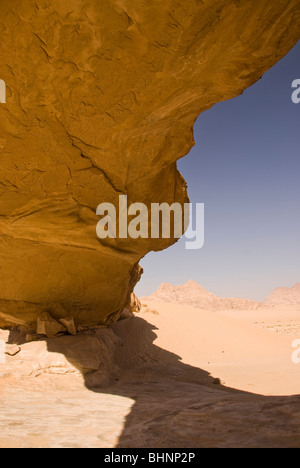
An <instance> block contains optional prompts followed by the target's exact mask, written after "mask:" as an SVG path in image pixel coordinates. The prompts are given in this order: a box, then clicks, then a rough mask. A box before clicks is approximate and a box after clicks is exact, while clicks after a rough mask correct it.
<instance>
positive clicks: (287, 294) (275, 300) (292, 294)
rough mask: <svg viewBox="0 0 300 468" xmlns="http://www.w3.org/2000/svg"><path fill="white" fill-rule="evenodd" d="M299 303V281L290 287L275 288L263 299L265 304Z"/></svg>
mask: <svg viewBox="0 0 300 468" xmlns="http://www.w3.org/2000/svg"><path fill="white" fill-rule="evenodd" d="M280 304H282V305H289V304H290V305H298V304H299V305H300V283H297V284H295V285H294V286H293V287H292V288H276V289H275V290H274V291H273V292H272V294H270V295H269V296H268V297H267V298H266V300H265V301H264V305H265V306H273V305H280Z"/></svg>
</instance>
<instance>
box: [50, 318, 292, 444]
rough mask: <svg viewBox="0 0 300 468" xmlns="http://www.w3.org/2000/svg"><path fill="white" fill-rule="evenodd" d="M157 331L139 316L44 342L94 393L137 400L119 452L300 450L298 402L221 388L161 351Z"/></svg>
mask: <svg viewBox="0 0 300 468" xmlns="http://www.w3.org/2000/svg"><path fill="white" fill-rule="evenodd" d="M155 330H156V329H155V327H154V326H153V325H151V324H150V323H148V322H147V321H145V320H143V319H141V318H137V317H135V318H131V319H126V320H123V321H120V322H118V323H117V324H116V325H115V326H114V327H112V329H103V328H99V329H95V330H88V331H86V332H82V333H80V334H79V335H78V336H76V337H72V336H63V337H61V338H55V339H48V340H47V346H48V350H49V351H50V352H55V353H62V354H64V355H65V356H66V358H67V359H68V361H69V362H70V363H71V364H73V365H75V366H76V367H77V368H78V369H79V370H80V371H81V372H82V373H83V375H84V378H85V385H86V387H87V388H88V389H89V390H90V391H93V392H97V393H105V394H112V395H119V396H122V397H127V398H130V399H132V400H134V402H135V403H134V405H133V407H132V410H131V413H130V414H129V415H128V416H127V419H126V422H125V425H124V429H123V432H122V434H121V435H120V437H119V443H118V446H117V447H119V448H134V447H145V448H158V447H161V448H195V447H300V397H299V396H291V397H265V396H261V395H255V394H250V393H246V392H242V391H237V390H234V389H231V388H227V387H224V386H222V385H220V382H218V380H216V377H217V376H214V377H212V376H211V375H210V374H209V373H208V372H206V371H204V370H202V369H198V368H196V367H193V366H190V365H187V364H184V363H183V362H181V358H180V357H179V356H177V355H176V354H173V353H171V352H169V351H166V350H164V349H162V348H160V347H158V346H156V345H155V344H154V341H155V339H156V337H157V335H156V334H155ZM91 362H92V363H94V364H95V368H97V366H99V370H98V371H96V372H93V371H92V370H91V367H93V365H94V364H92V365H91V364H90V363H91ZM99 364H100V365H99Z"/></svg>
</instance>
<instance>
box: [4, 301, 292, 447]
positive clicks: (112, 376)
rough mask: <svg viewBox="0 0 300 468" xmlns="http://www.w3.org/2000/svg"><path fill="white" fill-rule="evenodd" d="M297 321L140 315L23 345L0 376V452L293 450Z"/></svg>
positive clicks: (151, 306)
mask: <svg viewBox="0 0 300 468" xmlns="http://www.w3.org/2000/svg"><path fill="white" fill-rule="evenodd" d="M299 319H300V317H299V312H298V311H297V310H296V309H293V310H292V309H289V310H283V311H282V310H273V311H270V310H261V311H260V310H259V311H253V312H242V311H239V312H232V311H231V312H230V311H225V312H222V313H220V312H211V313H210V312H208V311H201V310H199V309H195V308H193V307H186V306H182V305H174V304H173V305H172V304H164V303H148V304H147V307H144V308H143V310H142V313H141V314H139V316H138V317H135V318H131V319H127V320H123V321H121V322H118V324H116V325H115V326H114V327H113V329H112V330H109V331H106V330H103V329H102V330H100V332H101V333H100V332H99V333H98V332H89V333H86V334H83V335H80V336H77V337H65V338H57V339H55V340H48V341H46V342H37V343H29V344H21V352H20V353H19V354H18V355H17V356H15V357H11V358H9V359H8V360H7V363H6V365H0V447H6V446H8V447H51V448H54V447H62V448H63V447H104V448H114V447H122V448H124V447H126V448H130V447H150V448H156V447H180V448H188V447H191V448H192V447H300V396H299V394H300V364H299V365H296V364H293V363H292V360H291V355H292V352H293V349H292V341H293V340H294V339H296V338H299V339H300V333H298V331H297V330H298V329H297V326H296V323H297V322H299ZM279 323H280V326H278V324H279ZM291 330H294V331H295V333H291ZM2 336H3V334H2ZM103 343H104V344H105V346H104V345H103ZM98 355H99V356H98ZM101 359H102V361H103V364H101V365H102V367H101V365H100V370H101V369H102V370H101V372H100V371H98V372H97V373H96V374H90V373H87V374H85V375H82V368H83V367H85V368H88V367H93V366H94V367H95V368H97V366H98V367H99V362H101ZM107 362H108V363H109V365H106V367H105V363H107ZM79 369H80V370H81V372H79ZM33 370H34V371H33ZM106 374H107V375H106ZM104 377H105V378H104ZM106 377H107V379H106ZM216 379H220V380H216ZM220 381H221V385H219V383H220Z"/></svg>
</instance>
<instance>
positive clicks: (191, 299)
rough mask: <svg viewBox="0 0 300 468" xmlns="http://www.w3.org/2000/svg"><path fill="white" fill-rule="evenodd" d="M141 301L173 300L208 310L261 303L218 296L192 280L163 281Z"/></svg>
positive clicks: (248, 307)
mask: <svg viewBox="0 0 300 468" xmlns="http://www.w3.org/2000/svg"><path fill="white" fill-rule="evenodd" d="M141 300H142V301H145V302H147V301H157V302H173V303H176V304H185V305H191V306H193V307H197V308H199V309H208V310H230V309H234V310H251V309H257V308H258V307H259V306H260V305H261V304H260V303H259V302H255V301H251V300H248V299H237V298H220V297H218V296H215V295H214V294H212V293H211V292H209V291H207V290H206V289H204V288H203V287H202V286H200V284H198V283H196V282H195V281H193V280H190V281H188V282H187V283H185V284H184V285H179V286H172V285H171V284H169V283H163V284H161V285H160V287H159V288H158V289H157V291H155V293H153V294H152V295H151V296H147V297H143V298H141Z"/></svg>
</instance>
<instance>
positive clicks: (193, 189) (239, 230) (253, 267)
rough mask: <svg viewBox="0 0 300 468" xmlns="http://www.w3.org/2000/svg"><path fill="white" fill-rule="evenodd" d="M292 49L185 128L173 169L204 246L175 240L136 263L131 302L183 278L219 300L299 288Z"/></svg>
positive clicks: (298, 50)
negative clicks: (200, 221)
mask: <svg viewBox="0 0 300 468" xmlns="http://www.w3.org/2000/svg"><path fill="white" fill-rule="evenodd" d="M295 79H300V42H299V43H298V44H297V45H296V46H295V47H294V49H293V50H292V51H291V52H290V53H289V54H288V55H287V56H286V57H285V58H283V59H282V60H281V61H280V62H279V63H278V64H277V65H275V67H273V68H272V69H271V70H269V71H268V72H267V73H266V74H265V75H264V76H263V78H262V79H261V80H260V81H259V82H258V83H256V84H255V85H254V86H252V87H251V88H249V89H248V90H246V91H245V92H244V93H243V95H241V96H239V97H237V98H235V99H232V100H230V101H226V102H223V103H219V104H217V105H215V106H214V107H213V108H212V109H210V110H209V111H207V112H204V113H203V114H201V115H200V116H199V118H198V120H197V122H196V125H195V129H194V131H195V141H196V145H195V147H194V148H193V150H192V151H191V152H190V154H189V155H188V156H187V157H185V158H183V159H182V160H180V161H179V163H178V169H179V171H180V172H181V173H182V174H183V176H184V177H185V179H186V181H187V183H188V187H189V195H190V199H191V202H193V203H197V202H198V203H205V245H204V247H203V248H202V249H201V250H198V251H195V250H191V251H189V250H186V249H185V248H184V246H185V242H184V240H180V241H179V242H178V243H177V244H176V245H175V246H173V247H171V248H169V249H167V250H165V251H163V252H158V253H150V254H148V255H147V256H146V257H145V258H144V259H143V260H142V261H141V265H142V266H143V268H144V271H145V272H144V275H143V277H142V279H141V282H140V283H139V284H138V285H137V287H136V293H137V294H138V295H140V296H141V295H148V294H151V293H152V292H153V291H154V290H155V289H157V287H158V286H159V285H160V284H161V283H162V282H166V281H167V282H170V283H172V284H175V285H176V284H183V283H185V282H186V281H188V280H189V279H193V280H195V281H197V282H198V283H200V284H201V285H202V286H204V287H205V288H207V289H208V290H210V291H212V292H213V293H215V294H217V295H219V296H223V297H230V296H233V297H242V298H250V299H255V300H263V299H264V298H265V297H266V296H267V295H268V294H270V293H271V292H272V290H273V289H274V288H275V287H277V286H292V285H293V284H295V283H297V282H300V209H299V208H300V206H299V201H300V128H299V124H300V104H293V102H292V99H291V95H292V92H293V89H292V87H291V86H292V82H293V81H294V80H295Z"/></svg>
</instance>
